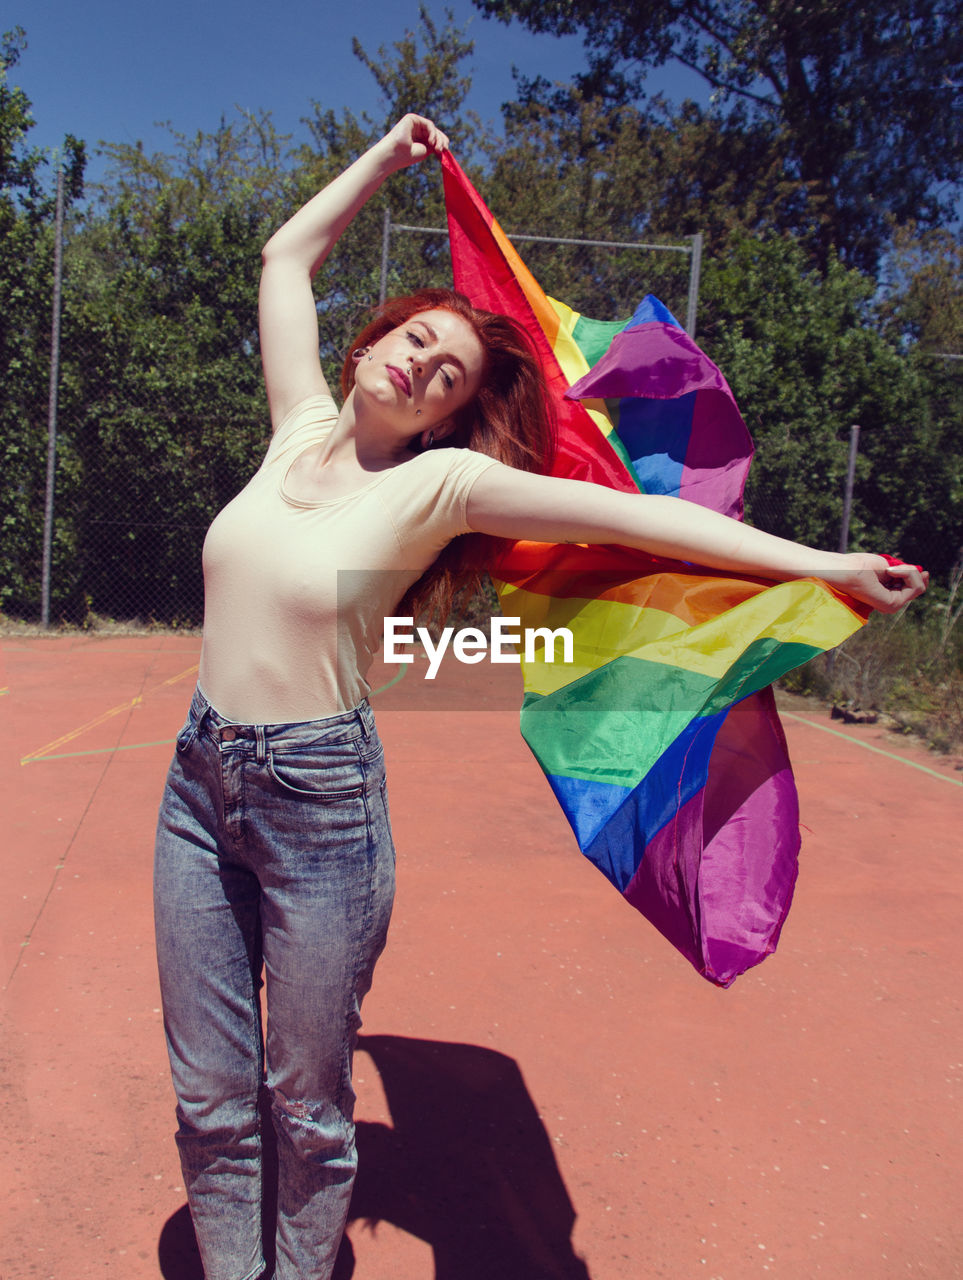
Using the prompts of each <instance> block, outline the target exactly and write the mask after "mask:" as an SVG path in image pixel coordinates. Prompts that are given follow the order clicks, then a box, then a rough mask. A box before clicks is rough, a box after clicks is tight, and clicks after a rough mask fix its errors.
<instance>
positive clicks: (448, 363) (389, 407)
mask: <svg viewBox="0 0 963 1280" xmlns="http://www.w3.org/2000/svg"><path fill="white" fill-rule="evenodd" d="M484 359H485V353H484V349H483V347H482V344H481V342H480V341H479V338H478V335H477V334H476V333H475V330H474V329H473V328H472V327H471V325H470V324H469V323H468V322H467V320H463V319H462V318H461V316H458V315H455V313H454V312H453V311H445V310H442V309H438V310H432V311H419V312H418V313H417V315H414V316H412V317H411V319H410V320H408V321H406V322H405V324H403V325H400V326H399V327H398V328H397V329H392V330H391V332H390V333H386V334H385V336H384V337H383V338H380V339H379V340H378V341H377V342H376V343H375V344H374V345H373V346H372V347H371V349H370V350H369V351H368V353H367V354H366V355H365V356H363V357H362V358H361V359H360V360H359V362H358V366H357V368H356V370H355V385H356V386H357V387H358V388H359V389H360V390H361V392H362V394H363V395H364V396H365V397H366V398H368V399H373V400H375V402H376V403H377V405H378V409H379V412H380V413H381V414H382V415H384V416H385V417H390V419H391V422H392V424H393V425H394V424H397V425H398V426H399V427H401V428H402V429H403V430H405V431H406V432H407V435H408V437H413V436H415V435H417V434H419V433H422V432H425V431H428V430H431V431H433V432H434V436H435V440H436V441H438V440H442V439H444V437H445V436H446V435H448V434H449V433H450V432H451V431H452V430H453V429H454V422H453V421H452V418H453V416H454V414H455V413H456V412H457V411H458V410H459V409H460V408H461V407H462V406H463V405H465V404H467V403H468V402H469V401H470V400H471V399H472V398H473V397H474V395H475V394H476V392H477V391H478V387H479V385H480V382H481V371H482V366H483V364H484Z"/></svg>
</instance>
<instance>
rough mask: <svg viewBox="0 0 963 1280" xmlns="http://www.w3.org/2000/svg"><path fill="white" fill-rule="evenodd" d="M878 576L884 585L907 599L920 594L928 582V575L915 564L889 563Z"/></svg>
mask: <svg viewBox="0 0 963 1280" xmlns="http://www.w3.org/2000/svg"><path fill="white" fill-rule="evenodd" d="M880 577H881V580H882V582H883V585H884V586H886V587H889V588H890V590H892V591H896V592H897V593H899V594H901V595H906V598H907V599H908V600H915V598H916V597H917V596H921V595H922V594H923V592H924V591H925V590H926V588H927V587H928V586H929V582H930V575H929V574H928V573H927V572H926V570H925V569H921V568H920V566H919V565H917V564H891V565H889V566H888V567H887V569H886V570H885V571H884V572H883V573H882V574H881V575H880Z"/></svg>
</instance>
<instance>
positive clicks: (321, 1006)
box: [155, 115, 926, 1280]
mask: <svg viewBox="0 0 963 1280" xmlns="http://www.w3.org/2000/svg"><path fill="white" fill-rule="evenodd" d="M446 146H447V139H446V137H445V135H444V134H443V133H441V132H440V131H439V130H438V129H437V128H436V126H435V125H434V124H433V123H432V122H431V121H429V120H426V119H424V118H422V117H420V116H415V115H409V116H405V117H404V119H403V120H401V121H400V122H399V124H398V125H396V126H395V128H394V129H392V130H391V132H390V133H389V134H387V135H386V137H384V138H383V139H382V140H381V141H380V142H379V143H377V144H376V145H375V146H374V147H372V149H371V150H370V151H368V152H367V153H366V154H365V155H363V156H362V157H361V158H360V159H359V160H358V161H356V162H355V164H353V165H352V166H351V167H350V168H349V169H347V170H346V171H345V172H344V173H343V174H342V175H341V176H340V177H339V178H337V179H336V180H335V181H334V182H332V183H331V184H330V186H328V187H327V188H325V190H324V191H322V192H321V193H320V194H319V195H317V196H315V197H314V199H313V200H311V201H310V202H309V203H308V204H307V205H306V206H305V207H304V208H303V209H301V210H300V211H299V212H298V213H297V214H296V215H295V216H294V217H293V218H292V219H291V220H290V221H289V222H288V223H287V224H286V225H285V226H284V227H282V228H281V230H280V231H278V232H277V234H276V235H275V236H274V237H273V238H272V239H271V240H270V241H269V242H268V244H267V246H266V247H265V250H264V255H263V272H262V277H261V295H260V324H261V329H260V332H261V356H262V361H263V366H264V376H265V381H266V384H267V392H268V400H269V404H270V411H271V422H272V426H273V429H274V435H273V439H272V442H271V445H270V447H269V449H268V452H267V455H266V457H265V459H264V463H263V465H262V466H261V468H260V469H259V471H258V472H257V474H256V475H255V476H254V478H253V479H252V480H251V482H250V484H249V485H248V486H247V487H246V488H245V489H244V491H243V492H242V493H241V494H240V495H239V496H238V497H237V498H235V499H234V501H233V502H231V503H230V504H229V505H228V506H227V507H226V508H225V509H224V511H222V512H221V514H220V515H219V516H218V517H217V519H216V520H215V521H214V523H213V525H212V526H211V529H210V531H209V533H208V536H207V540H206V542H205V546H204V575H205V593H206V604H205V622H204V642H203V648H202V655H201V664H200V674H199V681H198V688H197V691H196V693H195V696H194V701H193V703H192V706H191V711H190V716H189V719H188V722H187V724H186V726H185V728H184V729H183V730H182V732H181V734H180V737H179V739H178V742H177V751H176V754H175V759H174V762H173V764H172V766H171V771H170V774H169V777H168V782H167V788H166V791H165V795H164V800H163V804H162V808H161V813H160V821H159V825H158V838H157V859H156V872H155V893H156V919H157V946H158V957H159V964H160V974H161V987H162V994H163V1001H164V1015H165V1029H166V1033H167V1039H168V1047H169V1052H170V1060H171V1068H172V1073H173V1079H174V1086H175V1091H176V1094H177V1099H178V1106H177V1113H178V1121H179V1129H178V1135H177V1142H178V1146H179V1149H180V1155H181V1163H182V1167H183V1171H184V1178H185V1185H186V1187H187V1192H188V1198H189V1201H190V1206H191V1213H192V1215H193V1220H194V1224H195V1229H196V1233H197V1238H198V1242H199V1245H200V1249H201V1254H202V1258H203V1262H204V1269H205V1275H206V1277H207V1280H253V1278H254V1277H257V1276H260V1275H261V1273H262V1269H263V1266H264V1262H263V1255H262V1249H261V1234H260V1202H261V1143H260V1131H259V1112H258V1096H259V1091H260V1089H261V1086H262V1072H263V1071H265V1070H266V1087H267V1090H268V1094H269V1097H270V1101H271V1113H272V1118H273V1124H274V1128H275V1131H276V1135H277V1145H278V1162H279V1174H278V1221H277V1240H276V1243H277V1263H276V1271H275V1276H276V1278H277V1280H309V1278H313V1277H319V1278H320V1277H327V1276H329V1275H330V1274H331V1270H332V1268H333V1265H334V1260H335V1256H336V1254H337V1250H338V1244H339V1241H340V1239H341V1234H342V1231H343V1228H344V1222H345V1218H346V1214H347V1210H348V1202H349V1199H350V1195H351V1185H352V1180H353V1177H354V1168H355V1149H354V1130H353V1122H352V1108H353V1102H354V1094H353V1092H352V1088H351V1053H352V1048H353V1045H354V1042H355V1038H356V1035H357V1030H358V1027H359V1025H360V1016H359V1009H360V1004H361V1001H362V998H363V996H364V994H365V993H366V991H367V990H368V987H369V986H370V983H371V976H372V971H373V968H374V964H375V961H376V959H377V957H378V955H379V954H380V952H381V949H382V947H383V946H384V941H385V935H386V930H387V926H388V917H389V914H390V910H391V901H392V894H393V887H394V850H393V846H392V843H391V833H390V828H389V823H388V812H387V804H386V796H385V779H384V768H383V762H382V750H381V746H380V744H379V742H378V737H377V732H376V729H375V725H374V721H373V719H372V716H371V711H370V708H369V706H368V703H367V701H366V693H367V690H368V686H367V684H366V681H365V674H366V671H367V669H368V666H369V664H370V661H371V658H372V657H373V655H374V653H375V652H376V651H377V649H378V646H379V643H380V639H381V633H382V626H383V619H384V618H385V617H386V616H390V615H393V614H395V613H397V611H398V607H399V603H400V601H401V600H402V597H403V596H405V595H406V593H412V592H413V596H414V598H415V599H417V601H419V602H420V603H422V604H424V603H426V602H428V603H431V602H432V601H434V602H435V603H440V604H441V606H442V607H443V606H444V603H445V601H446V599H450V591H451V587H452V583H453V582H454V581H455V578H456V576H457V574H458V572H459V571H460V570H463V569H465V567H466V565H467V566H469V567H470V553H469V552H466V551H465V546H466V540H465V539H464V538H459V535H461V534H468V533H475V534H481V535H490V536H494V537H502V538H512V539H516V538H526V539H533V540H536V541H546V542H562V541H571V542H602V543H620V544H623V545H627V546H631V547H637V548H640V549H643V550H646V551H649V552H652V553H655V554H657V555H665V556H669V557H673V558H677V559H682V560H686V561H691V562H696V563H700V564H703V565H707V566H711V567H715V568H720V569H727V570H732V571H735V572H737V573H745V574H749V575H754V576H764V577H770V578H773V579H789V578H795V577H809V576H818V577H822V578H825V579H826V580H828V581H831V582H832V583H833V585H834V586H836V587H839V588H840V589H842V590H843V591H846V592H848V593H849V594H850V595H852V596H854V597H856V598H857V599H859V600H862V601H864V602H866V603H869V604H871V605H872V606H873V607H875V608H877V609H881V610H883V611H886V612H890V611H895V610H897V609H899V608H901V607H902V605H904V604H905V603H906V602H907V601H908V600H911V599H913V598H914V597H915V596H916V595H918V594H919V593H920V592H921V591H923V590H924V589H925V585H926V583H925V575H922V574H921V573H920V572H919V571H918V570H916V569H914V568H912V567H911V566H907V565H903V566H897V567H889V565H888V564H887V562H886V561H885V560H884V559H883V558H882V557H879V556H872V555H862V554H857V555H838V554H834V553H830V552H822V551H814V550H812V549H810V548H806V547H802V546H799V545H797V544H795V543H792V542H787V541H785V540H781V539H778V538H774V537H771V536H769V535H767V534H764V533H761V532H759V531H757V530H754V529H750V528H747V527H745V526H744V525H742V524H739V523H737V522H735V521H732V520H729V519H727V518H726V517H723V516H718V515H715V514H714V513H712V512H710V511H708V510H706V509H704V508H702V507H698V506H693V505H691V504H689V503H686V502H683V501H680V500H678V499H674V498H662V497H648V496H642V495H631V494H621V493H615V492H612V491H611V490H608V489H602V488H597V487H596V486H593V485H590V484H584V483H582V482H579V481H567V480H560V479H553V478H550V477H547V476H544V475H539V474H537V471H538V470H539V468H540V467H544V466H545V463H546V461H547V458H548V455H549V451H550V444H551V419H550V414H549V411H548V410H547V408H546V403H545V396H544V392H543V388H542V385H541V382H540V378H539V374H538V367H537V363H536V361H535V358H534V356H533V354H532V350H531V348H530V346H529V344H528V341H527V340H526V337H525V335H524V333H522V332H521V331H520V330H519V329H518V328H517V327H516V326H515V325H514V324H513V323H512V322H511V321H509V320H507V319H505V318H504V317H499V316H491V315H489V314H487V313H482V312H478V311H475V310H474V309H473V308H472V307H471V306H470V305H469V304H468V303H467V301H466V300H465V299H463V298H461V297H460V296H459V295H457V294H451V293H448V292H445V291H430V292H428V293H425V294H419V295H416V296H414V297H413V298H408V299H399V300H395V301H394V302H392V303H390V304H388V306H387V307H386V308H384V309H383V310H382V312H381V313H380V314H379V316H378V317H377V318H376V319H375V320H374V321H373V322H372V324H370V325H369V326H368V328H367V329H366V330H365V331H364V332H363V333H362V334H361V335H360V337H359V340H358V342H357V344H356V346H355V348H354V350H353V351H352V353H351V355H350V356H349V358H348V360H347V361H346V364H345V370H344V374H343V377H342V385H343V390H344V392H345V398H344V403H343V405H342V407H341V409H340V410H339V409H338V407H337V406H336V404H335V403H334V401H333V400H332V398H331V396H330V393H329V391H328V388H327V386H326V384H325V380H324V377H323V375H322V372H321V365H320V362H319V358H318V335H317V319H316V312H315V303H314V297H313V293H312V288H311V279H312V276H313V275H314V273H315V272H316V271H317V270H318V268H319V267H320V266H321V264H322V263H323V262H324V260H325V257H326V256H327V254H328V253H329V251H330V250H331V248H332V246H333V245H334V243H335V242H336V240H337V239H338V236H339V235H340V234H341V232H342V231H343V230H344V228H345V227H346V226H347V225H348V223H349V222H350V221H351V219H352V217H353V216H354V215H355V213H356V212H357V211H358V210H359V209H360V208H361V206H362V205H363V204H364V202H365V201H366V200H367V199H368V198H369V197H370V196H371V195H372V194H373V193H374V192H375V191H376V190H377V189H378V187H379V186H380V185H381V183H382V182H383V181H384V179H385V178H386V177H388V175H389V174H391V173H392V172H394V171H396V170H399V169H402V168H404V167H405V166H407V165H409V164H412V163H415V162H417V161H421V160H423V159H425V157H426V156H428V155H431V154H432V153H439V152H441V151H442V150H444V149H445V147H446ZM454 539H458V540H457V541H455V542H453V540H454ZM467 545H468V546H470V545H471V540H470V539H469V540H468V543H467ZM410 599H412V595H411V594H409V600H410ZM262 968H263V973H264V981H265V988H266V990H265V997H266V1008H267V1020H266V1021H267V1037H266V1043H264V1044H263V1045H262V1040H261V1021H260V1014H259V999H258V989H259V984H260V975H261V972H262Z"/></svg>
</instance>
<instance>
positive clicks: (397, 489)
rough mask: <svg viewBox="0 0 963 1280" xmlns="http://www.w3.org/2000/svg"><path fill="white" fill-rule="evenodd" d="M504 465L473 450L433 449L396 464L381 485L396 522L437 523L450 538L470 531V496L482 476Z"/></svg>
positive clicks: (385, 500)
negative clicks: (388, 478) (388, 480)
mask: <svg viewBox="0 0 963 1280" xmlns="http://www.w3.org/2000/svg"><path fill="white" fill-rule="evenodd" d="M502 465H503V464H502V463H499V462H497V461H496V460H495V459H494V458H489V457H487V456H486V455H485V454H483V453H475V452H474V450H472V449H430V450H426V451H425V452H424V453H419V454H417V455H416V456H415V457H413V458H411V459H410V460H409V461H407V462H404V463H402V465H401V466H399V467H395V468H394V470H393V471H392V472H391V473H390V475H391V481H390V483H388V484H385V485H382V486H380V490H379V491H380V492H381V495H382V501H383V502H384V503H385V505H386V506H388V507H389V509H390V511H391V513H392V518H393V519H395V521H396V523H397V524H399V525H400V524H405V525H412V524H424V525H431V526H437V527H438V528H439V529H443V530H444V531H446V533H447V536H448V537H452V536H454V535H455V534H456V533H467V532H469V524H468V519H467V509H468V499H469V496H470V494H471V491H472V488H473V487H474V484H475V481H476V480H477V479H478V478H479V476H481V475H484V474H485V472H487V471H489V470H491V469H492V468H493V467H501V466H502Z"/></svg>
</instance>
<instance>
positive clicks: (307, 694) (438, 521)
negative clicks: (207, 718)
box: [199, 395, 498, 724]
mask: <svg viewBox="0 0 963 1280" xmlns="http://www.w3.org/2000/svg"><path fill="white" fill-rule="evenodd" d="M337 415H338V409H337V406H336V405H335V403H334V401H333V400H332V399H331V397H330V396H320V395H319V396H312V397H311V398H310V399H308V400H305V401H303V402H302V403H301V404H299V405H296V406H295V408H294V409H292V411H291V412H290V413H289V414H288V415H287V417H286V418H285V419H284V421H283V422H282V423H281V425H280V426H279V427H278V429H277V431H276V432H275V435H274V439H273V440H272V441H271V445H270V447H269V448H268V451H267V454H266V455H265V458H264V462H263V463H262V464H261V467H260V468H259V470H258V471H257V473H256V474H255V475H254V477H253V478H252V479H251V481H250V483H249V484H248V485H247V486H246V487H245V488H244V489H243V490H242V491H241V492H240V493H239V494H238V496H237V497H236V498H235V499H234V500H233V501H232V502H229V503H228V505H227V506H226V507H225V508H224V510H223V511H221V513H220V514H219V515H218V516H217V518H216V519H215V520H214V523H213V524H212V525H211V527H210V529H209V530H208V533H207V538H206V539H205V542H204V597H205V602H204V642H203V647H202V650H201V665H200V677H199V679H200V686H201V688H202V690H203V691H204V694H205V695H206V696H207V698H208V699H209V701H210V702H211V704H212V705H213V706H214V707H215V709H216V710H217V711H219V712H220V713H221V715H223V716H225V717H226V718H227V719H229V720H235V721H238V722H240V723H244V724H285V723H292V722H297V721H302V720H316V719H320V718H321V717H323V716H329V715H336V714H338V713H339V712H341V711H345V710H350V709H351V708H352V707H356V706H357V705H358V703H359V702H361V701H362V700H363V699H364V698H365V696H366V695H367V693H368V689H369V686H368V682H367V680H366V678H365V677H366V675H367V672H368V668H369V667H370V665H371V661H372V659H373V657H374V655H375V654H376V653H377V652H378V649H379V648H380V646H381V641H382V634H383V627H384V618H385V617H390V616H393V615H394V614H395V613H396V611H397V605H398V602H399V601H400V600H401V597H402V596H403V595H404V593H405V592H406V591H407V589H408V588H409V587H410V586H411V584H412V583H414V582H415V581H417V579H418V578H420V577H421V575H422V573H424V571H425V569H427V568H428V566H429V565H430V564H431V563H432V562H433V561H434V560H435V558H436V557H437V555H438V553H439V552H440V551H441V550H442V548H443V547H444V546H445V544H446V543H448V542H449V541H450V540H451V539H452V538H453V537H455V536H456V535H457V534H460V533H468V532H470V529H469V525H468V519H467V515H466V507H467V502H468V495H469V493H470V491H471V487H472V485H473V484H474V482H475V480H476V479H477V478H478V476H479V475H481V473H482V472H483V471H485V470H487V468H488V467H491V466H495V465H498V464H497V463H495V462H494V461H493V459H491V458H488V457H485V456H484V455H483V454H479V453H473V452H472V451H471V450H469V449H433V450H431V451H429V452H426V453H421V454H418V455H417V456H415V457H412V458H411V459H410V460H408V461H405V462H402V463H401V464H399V465H398V466H396V467H392V468H390V469H389V470H387V471H380V472H378V473H377V474H376V475H374V476H373V477H372V479H371V480H370V481H368V483H367V484H365V485H363V486H362V487H361V488H360V489H357V490H355V491H354V492H353V493H349V494H347V495H345V496H343V497H340V498H331V499H327V500H325V501H321V502H302V501H300V500H299V499H297V498H294V497H292V496H291V494H290V493H288V492H287V490H286V488H285V480H286V477H287V474H288V471H289V470H290V467H291V464H292V463H293V462H294V460H295V459H296V458H297V457H298V456H299V455H300V454H301V453H303V452H304V450H306V449H308V448H310V447H311V446H312V445H316V444H318V443H320V442H321V441H323V440H324V439H325V438H326V437H327V436H328V435H329V433H330V432H331V430H332V428H333V426H334V424H335V422H336V420H337Z"/></svg>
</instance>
